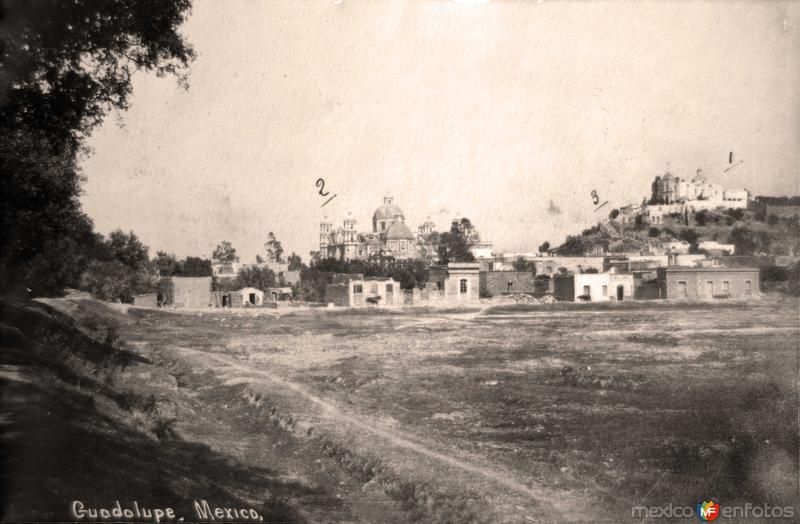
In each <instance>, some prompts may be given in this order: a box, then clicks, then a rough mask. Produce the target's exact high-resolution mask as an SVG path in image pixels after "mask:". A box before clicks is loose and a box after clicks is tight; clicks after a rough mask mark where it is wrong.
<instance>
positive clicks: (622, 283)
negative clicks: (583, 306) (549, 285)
mask: <svg viewBox="0 0 800 524" xmlns="http://www.w3.org/2000/svg"><path fill="white" fill-rule="evenodd" d="M553 289H554V292H553V295H554V296H555V297H556V298H557V299H559V300H568V301H578V300H581V301H587V302H608V301H610V300H613V301H623V300H630V299H632V298H633V293H634V290H633V275H631V274H629V273H612V272H609V273H575V274H572V275H556V276H555V277H553Z"/></svg>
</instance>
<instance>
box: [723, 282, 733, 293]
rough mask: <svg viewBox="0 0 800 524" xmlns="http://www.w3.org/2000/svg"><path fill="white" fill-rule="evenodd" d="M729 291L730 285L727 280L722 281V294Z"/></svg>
mask: <svg viewBox="0 0 800 524" xmlns="http://www.w3.org/2000/svg"><path fill="white" fill-rule="evenodd" d="M730 290H731V283H730V282H728V281H727V280H723V281H722V292H723V293H728V292H730Z"/></svg>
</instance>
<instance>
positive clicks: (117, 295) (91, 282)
mask: <svg viewBox="0 0 800 524" xmlns="http://www.w3.org/2000/svg"><path fill="white" fill-rule="evenodd" d="M148 266H149V265H148ZM157 285H158V278H157V276H156V273H155V271H152V270H151V268H150V267H142V268H140V269H137V270H132V269H131V268H130V267H128V266H127V265H126V264H124V263H122V262H120V261H119V260H110V261H104V260H92V261H91V262H89V266H88V268H87V269H86V271H85V272H84V273H83V281H82V283H81V288H82V289H85V290H86V291H89V292H90V293H91V294H92V295H94V296H95V297H97V298H99V299H101V300H113V301H120V302H132V301H133V297H134V296H135V295H139V294H143V293H152V292H154V291H155V290H156V288H157Z"/></svg>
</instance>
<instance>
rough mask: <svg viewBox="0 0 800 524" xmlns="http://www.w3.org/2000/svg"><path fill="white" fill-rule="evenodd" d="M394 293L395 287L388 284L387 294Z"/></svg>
mask: <svg viewBox="0 0 800 524" xmlns="http://www.w3.org/2000/svg"><path fill="white" fill-rule="evenodd" d="M392 291H394V286H393V285H392V284H386V292H387V293H391V292H392Z"/></svg>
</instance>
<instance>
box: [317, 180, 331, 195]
mask: <svg viewBox="0 0 800 524" xmlns="http://www.w3.org/2000/svg"><path fill="white" fill-rule="evenodd" d="M316 185H317V187H318V188H319V194H320V196H328V195H329V194H330V191H325V181H324V180H323V179H321V178H318V179H317V184H316Z"/></svg>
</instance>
